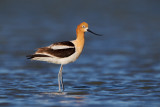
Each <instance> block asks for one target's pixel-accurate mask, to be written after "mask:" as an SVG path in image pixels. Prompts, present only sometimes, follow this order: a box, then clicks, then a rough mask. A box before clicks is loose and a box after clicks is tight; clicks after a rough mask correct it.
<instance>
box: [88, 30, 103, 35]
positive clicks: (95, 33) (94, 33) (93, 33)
mask: <svg viewBox="0 0 160 107" xmlns="http://www.w3.org/2000/svg"><path fill="white" fill-rule="evenodd" d="M87 31H88V32H90V33H93V34H95V35H97V36H102V35H100V34H97V33H94V32H92V31H91V30H89V29H87Z"/></svg>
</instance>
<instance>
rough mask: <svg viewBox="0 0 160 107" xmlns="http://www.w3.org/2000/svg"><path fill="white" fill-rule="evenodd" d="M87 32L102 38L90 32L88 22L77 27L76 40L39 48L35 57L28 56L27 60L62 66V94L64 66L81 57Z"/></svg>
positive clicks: (60, 87) (59, 81)
mask: <svg viewBox="0 0 160 107" xmlns="http://www.w3.org/2000/svg"><path fill="white" fill-rule="evenodd" d="M87 31H88V32H90V33H93V34H95V35H98V36H101V35H99V34H96V33H94V32H92V31H91V30H89V29H88V24H87V23H86V22H82V23H81V24H79V25H78V26H77V29H76V34H77V38H76V40H72V41H64V42H57V43H54V44H51V45H50V46H47V47H42V48H38V50H37V51H36V52H35V53H34V54H33V55H28V56H27V58H28V59H31V60H39V61H46V62H50V63H55V64H61V66H60V70H59V73H58V85H59V92H62V91H61V89H62V90H63V91H64V85H63V76H62V69H63V65H64V64H68V63H70V62H74V61H75V60H76V59H77V58H78V57H79V55H80V54H81V52H82V50H83V46H84V33H85V32H87Z"/></svg>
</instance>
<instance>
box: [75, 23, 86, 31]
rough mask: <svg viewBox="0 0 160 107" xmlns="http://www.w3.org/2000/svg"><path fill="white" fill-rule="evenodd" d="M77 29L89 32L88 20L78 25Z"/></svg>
mask: <svg viewBox="0 0 160 107" xmlns="http://www.w3.org/2000/svg"><path fill="white" fill-rule="evenodd" d="M77 29H78V30H79V31H81V32H87V29H88V24H87V23H86V22H82V23H81V24H79V25H78V26H77Z"/></svg>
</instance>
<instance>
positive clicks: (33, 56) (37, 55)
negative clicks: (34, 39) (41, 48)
mask: <svg viewBox="0 0 160 107" xmlns="http://www.w3.org/2000/svg"><path fill="white" fill-rule="evenodd" d="M26 57H27V59H33V58H37V57H49V56H48V55H42V54H33V55H27V56H26Z"/></svg>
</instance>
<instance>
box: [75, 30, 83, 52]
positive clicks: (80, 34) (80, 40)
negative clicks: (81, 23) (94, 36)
mask: <svg viewBox="0 0 160 107" xmlns="http://www.w3.org/2000/svg"><path fill="white" fill-rule="evenodd" d="M76 33H77V39H76V44H77V49H78V51H79V52H80V53H81V52H82V50H83V47H84V41H85V40H84V32H82V31H80V30H79V29H77V30H76Z"/></svg>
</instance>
